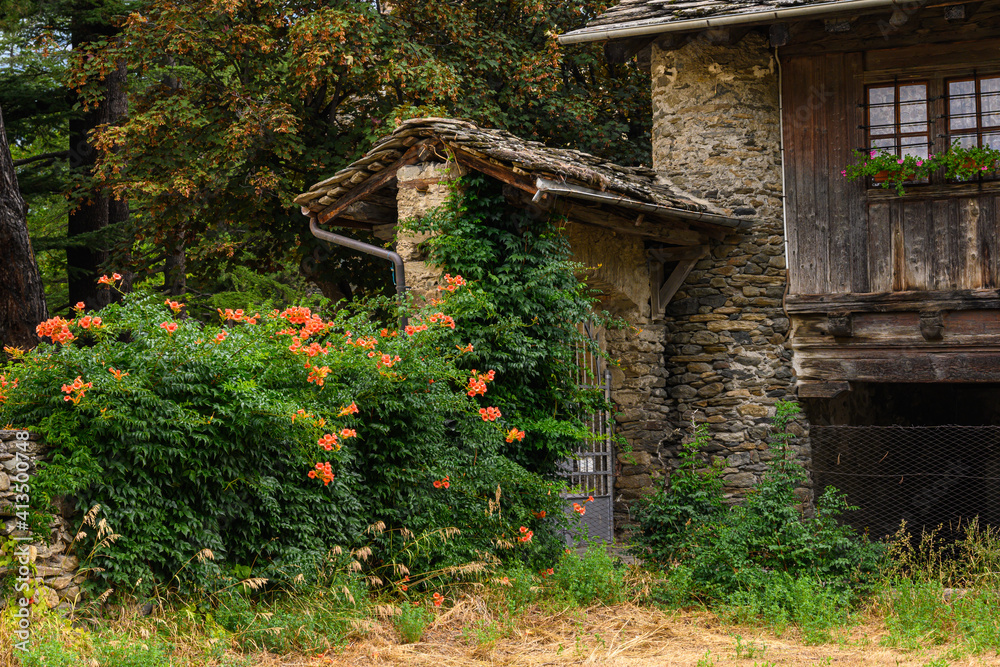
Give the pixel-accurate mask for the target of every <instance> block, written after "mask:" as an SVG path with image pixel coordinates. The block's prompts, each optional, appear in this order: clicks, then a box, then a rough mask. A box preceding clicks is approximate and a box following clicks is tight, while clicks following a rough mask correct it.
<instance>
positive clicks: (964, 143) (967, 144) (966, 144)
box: [951, 134, 978, 148]
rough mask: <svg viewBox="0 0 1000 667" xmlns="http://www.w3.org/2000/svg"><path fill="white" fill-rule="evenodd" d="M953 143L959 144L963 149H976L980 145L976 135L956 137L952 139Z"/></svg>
mask: <svg viewBox="0 0 1000 667" xmlns="http://www.w3.org/2000/svg"><path fill="white" fill-rule="evenodd" d="M951 141H952V143H954V142H956V141H957V142H958V145H959V146H961V147H962V148H975V147H976V146H977V145H978V144H977V141H976V135H974V134H960V135H958V136H956V137H952V138H951Z"/></svg>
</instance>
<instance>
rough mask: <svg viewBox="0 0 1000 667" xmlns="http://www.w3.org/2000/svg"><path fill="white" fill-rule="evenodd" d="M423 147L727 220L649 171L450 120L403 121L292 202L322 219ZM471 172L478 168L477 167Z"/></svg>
mask: <svg viewBox="0 0 1000 667" xmlns="http://www.w3.org/2000/svg"><path fill="white" fill-rule="evenodd" d="M421 142H424V143H429V145H431V146H432V147H434V150H435V151H436V152H437V153H438V157H439V158H440V159H441V160H442V161H444V159H445V158H446V157H447V153H448V152H449V151H451V152H456V153H460V154H461V155H460V156H459V157H460V159H459V161H460V162H462V161H463V160H462V159H461V158H462V157H463V156H464V157H465V158H466V160H469V159H471V160H478V161H480V165H481V166H485V167H486V168H488V167H490V166H492V167H495V168H496V169H498V170H500V171H502V172H504V173H507V174H510V175H511V177H512V178H519V179H521V180H522V181H529V180H530V182H535V179H547V180H549V181H558V182H559V183H564V184H567V185H568V186H582V187H585V188H587V189H588V190H594V191H599V192H600V193H604V194H608V195H612V196H618V197H621V198H622V199H624V200H630V201H632V202H641V203H646V204H653V205H655V206H660V207H666V208H669V209H674V210H679V211H688V212H692V213H705V214H708V215H723V216H725V215H727V212H726V211H724V210H722V209H720V208H718V207H716V206H713V205H712V204H710V203H709V202H706V201H704V200H701V199H698V198H696V197H694V196H693V195H690V194H688V193H686V192H683V191H682V190H680V189H679V188H677V187H676V186H674V185H673V184H672V183H671V182H670V181H668V180H666V179H664V178H663V177H662V176H660V175H659V174H657V173H656V172H655V171H653V170H652V169H650V168H649V167H624V166H621V165H618V164H614V163H612V162H609V161H607V160H604V159H603V158H599V157H597V156H594V155H590V154H589V153H583V152H581V151H576V150H570V149H566V148H552V147H550V146H546V145H545V144H542V143H539V142H537V141H528V140H526V139H522V138H520V137H516V136H514V135H513V134H511V133H509V132H506V131H504V130H495V129H488V128H483V127H479V126H478V125H475V124H474V123H471V122H468V121H463V120H456V119H452V118H416V119H411V120H407V121H404V122H403V123H402V124H401V125H400V126H399V127H398V128H397V129H396V130H395V131H394V132H393V133H392V134H390V135H389V136H387V137H384V138H382V139H381V140H379V141H378V142H377V143H376V144H375V145H374V146H372V148H371V150H369V151H368V152H367V153H366V154H365V155H364V156H363V157H362V158H361V159H359V160H357V161H355V162H354V163H352V164H350V165H349V166H347V167H345V168H344V169H341V170H340V171H338V172H337V173H336V174H334V175H333V176H331V177H330V178H327V179H325V180H323V181H320V182H319V183H316V184H315V185H313V186H312V187H311V188H309V191H308V192H304V193H302V194H300V195H299V196H298V197H296V198H295V200H294V201H295V203H296V204H299V205H300V206H302V207H303V208H304V209H308V210H309V211H311V212H315V213H319V214H322V213H323V212H324V211H329V210H331V209H332V208H333V207H334V206H336V205H337V203H338V202H340V201H341V200H343V199H344V197H346V196H347V195H348V194H349V193H352V192H354V191H355V190H356V189H357V188H364V187H365V186H366V183H370V184H377V183H379V182H383V181H384V182H385V183H386V185H388V181H387V180H386V179H384V178H377V176H378V174H379V172H382V171H383V170H385V169H387V168H391V167H392V166H393V165H397V168H398V166H399V165H401V164H402V162H400V160H401V159H403V158H404V155H406V154H407V151H409V150H410V149H411V147H414V146H416V145H417V144H418V143H421ZM472 168H476V166H475V163H473V165H472ZM480 170H482V169H480ZM487 173H488V172H487ZM491 175H492V174H491Z"/></svg>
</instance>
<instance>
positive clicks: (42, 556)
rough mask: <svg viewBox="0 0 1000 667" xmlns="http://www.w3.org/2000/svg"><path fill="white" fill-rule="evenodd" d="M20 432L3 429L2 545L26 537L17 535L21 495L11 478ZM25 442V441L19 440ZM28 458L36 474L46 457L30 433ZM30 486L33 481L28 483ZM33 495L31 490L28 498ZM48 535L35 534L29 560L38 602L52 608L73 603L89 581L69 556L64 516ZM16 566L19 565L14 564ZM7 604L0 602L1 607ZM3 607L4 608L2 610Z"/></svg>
mask: <svg viewBox="0 0 1000 667" xmlns="http://www.w3.org/2000/svg"><path fill="white" fill-rule="evenodd" d="M17 433H18V432H17V431H2V430H0V544H3V543H5V542H7V540H8V538H10V537H12V536H14V535H23V534H24V533H23V531H17V532H15V527H16V524H17V521H18V520H17V518H16V516H15V515H16V508H15V505H16V504H17V503H16V502H15V497H16V496H17V495H18V494H17V493H16V492H15V490H14V487H15V486H17V485H18V484H17V483H16V482H12V480H11V477H12V476H13V475H15V474H16V470H17V466H16V461H15V459H16V457H15V453H16V452H17V451H18V446H17V443H18V442H19V441H18V440H17ZM20 442H23V441H20ZM27 442H28V445H27V447H26V450H27V451H22V452H21V454H22V456H27V457H28V459H29V461H30V463H29V467H28V471H27V474H28V476H29V478H30V477H33V476H34V474H35V462H36V461H37V460H38V459H39V458H40V457H42V456H43V455H44V453H45V447H44V445H43V444H42V443H40V442H39V441H38V438H37V437H36V436H35V435H34V434H31V436H30V438H29V439H28V441H27ZM28 484H29V486H30V484H31V482H30V481H29V482H28ZM31 493H32V491H31V489H29V495H30V494H31ZM48 530H49V534H48V535H44V536H42V535H36V536H35V538H36V539H35V540H34V541H32V542H30V543H29V544H30V547H29V553H30V556H29V560H30V562H31V563H33V564H34V566H35V568H36V573H35V577H34V581H35V583H36V584H38V585H39V588H38V593H37V595H36V596H35V597H36V599H37V600H38V601H39V602H41V601H44V602H45V604H47V605H48V606H49V607H50V608H51V607H56V606H57V605H60V604H73V603H75V602H77V601H78V599H79V596H80V584H81V583H83V580H84V579H85V578H86V575H85V574H80V573H78V572H77V568H78V567H79V564H80V561H79V559H78V558H77V557H76V556H75V555H73V554H71V553H68V548H69V546H70V545H71V544H72V542H73V532H72V530H73V529H72V527H71V526H70V524H69V522H68V521H67V519H66V518H65V517H64V516H61V515H57V516H55V517H54V518H53V519H52V522H51V523H50V524H49V526H48ZM15 565H16V562H15ZM9 567H10V566H8V568H4V567H0V578H3V577H4V576H6V575H7V574H9ZM2 604H4V601H3V600H2V599H0V605H2ZM0 608H2V607H0Z"/></svg>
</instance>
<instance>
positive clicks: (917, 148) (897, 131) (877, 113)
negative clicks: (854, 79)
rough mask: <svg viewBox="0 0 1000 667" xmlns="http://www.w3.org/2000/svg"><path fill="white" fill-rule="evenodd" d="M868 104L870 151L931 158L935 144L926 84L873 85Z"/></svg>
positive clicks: (918, 82) (914, 82)
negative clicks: (932, 135) (929, 156)
mask: <svg viewBox="0 0 1000 667" xmlns="http://www.w3.org/2000/svg"><path fill="white" fill-rule="evenodd" d="M866 102H867V104H866V106H867V111H868V119H867V120H868V125H867V129H868V146H869V147H870V148H873V149H875V150H879V151H882V150H884V151H887V152H889V153H893V154H895V155H899V156H901V157H902V156H903V155H913V156H915V157H918V158H924V157H927V155H928V154H929V153H930V149H931V145H932V140H931V128H930V120H929V118H930V114H929V112H928V97H927V82H926V81H912V82H907V83H899V82H892V83H880V84H875V85H870V86H868V87H867V100H866Z"/></svg>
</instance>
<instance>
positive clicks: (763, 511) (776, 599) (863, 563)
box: [636, 403, 884, 636]
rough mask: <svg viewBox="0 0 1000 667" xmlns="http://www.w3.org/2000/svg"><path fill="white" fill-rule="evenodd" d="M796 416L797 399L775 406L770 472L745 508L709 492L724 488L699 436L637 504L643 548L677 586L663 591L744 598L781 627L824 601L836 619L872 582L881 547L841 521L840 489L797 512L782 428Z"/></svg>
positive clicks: (797, 471)
mask: <svg viewBox="0 0 1000 667" xmlns="http://www.w3.org/2000/svg"><path fill="white" fill-rule="evenodd" d="M797 413H798V406H796V405H795V404H793V403H779V404H778V407H777V415H776V417H775V424H774V428H775V434H774V436H773V437H772V440H771V449H770V454H771V458H770V461H769V462H768V469H767V471H766V472H765V474H764V475H763V477H762V479H761V481H760V483H759V484H758V485H757V487H756V488H754V489H753V490H752V491H751V492H750V493H748V494H747V497H746V499H745V501H744V502H743V504H741V505H734V506H732V507H728V508H726V507H723V506H722V505H721V504H720V503H719V501H718V499H717V498H713V497H712V496H713V494H716V493H718V491H719V490H720V486H721V485H720V483H719V480H718V478H717V473H715V472H714V471H713V470H712V469H709V470H707V471H704V470H698V463H697V462H696V459H695V458H694V452H695V451H696V450H697V448H698V446H699V439H700V438H696V439H695V442H694V443H692V445H690V446H687V447H685V449H684V453H683V456H682V463H681V467H680V470H679V471H678V473H677V474H676V479H675V480H671V486H670V487H667V488H665V489H664V490H663V491H661V492H658V493H657V495H655V496H654V497H653V499H651V500H650V501H649V502H648V503H647V504H645V505H644V506H642V508H641V510H640V526H641V527H642V528H643V532H642V533H640V534H639V535H638V536H637V538H636V540H637V543H638V544H639V547H640V553H642V550H645V552H646V553H647V554H648V555H649V557H651V558H652V559H653V560H656V561H659V562H661V563H665V564H668V565H669V566H670V569H669V570H668V577H669V579H670V581H671V583H672V586H671V587H672V588H673V589H674V592H673V594H668V595H666V596H663V595H661V596H659V597H666V598H668V599H672V600H673V601H675V602H679V601H683V597H687V598H689V599H690V598H693V599H700V600H704V601H710V602H722V603H729V604H731V605H741V606H744V607H747V608H749V609H753V610H757V611H756V612H753V613H754V614H757V613H759V614H760V615H762V616H763V617H765V618H769V619H772V620H773V621H774V622H775V623H777V624H779V625H780V624H784V623H787V622H801V621H802V620H803V619H805V617H804V616H802V609H807V608H817V609H818V608H820V607H823V606H824V605H833V607H832V609H833V610H835V611H833V612H831V613H833V614H834V616H836V617H838V618H839V617H840V615H841V613H840V610H843V609H844V608H845V605H846V604H847V603H848V602H849V601H851V600H854V599H856V597H854V596H857V595H860V594H863V593H865V592H866V591H869V590H871V589H872V587H873V586H874V583H875V581H876V580H877V578H878V570H879V567H880V566H881V563H882V561H881V558H882V554H883V551H884V550H883V549H882V548H881V547H880V546H879V545H874V544H871V543H869V542H868V541H867V540H866V539H864V538H858V537H857V536H856V535H855V534H854V531H853V529H851V528H850V527H849V526H846V525H841V524H839V523H838V522H837V517H838V516H839V515H840V514H841V513H842V512H844V511H846V510H848V509H850V508H849V507H848V506H847V503H846V501H845V499H844V497H843V495H842V494H840V493H839V492H837V491H836V490H835V489H833V488H828V489H827V490H826V491H825V492H824V493H823V494H822V495H821V496H820V497H819V498H818V499H817V501H816V512H815V516H813V517H807V516H804V514H803V508H802V503H801V498H800V497H799V496H798V495H797V494H796V489H798V488H800V487H802V486H803V484H804V483H805V481H806V474H805V471H804V470H803V468H802V466H801V465H800V464H799V463H798V462H797V461H795V460H793V459H791V458H790V456H789V454H790V450H789V448H788V445H789V441H790V439H791V436H790V435H789V434H788V432H787V430H786V426H787V424H788V423H789V422H790V421H791V420H792V419H794V418H795V415H796V414H797ZM675 483H676V487H675ZM675 488H676V489H677V491H676V495H675V492H674V489H675ZM657 511H662V512H663V513H664V517H663V518H661V517H658V516H656V512H657ZM658 530H662V531H663V533H664V535H662V536H661V535H658V534H656V531H658ZM668 588H670V587H668ZM831 618H832V617H831ZM817 627H818V626H817ZM813 629H814V630H816V628H813ZM817 632H819V631H818V630H817ZM817 636H818V635H817Z"/></svg>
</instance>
